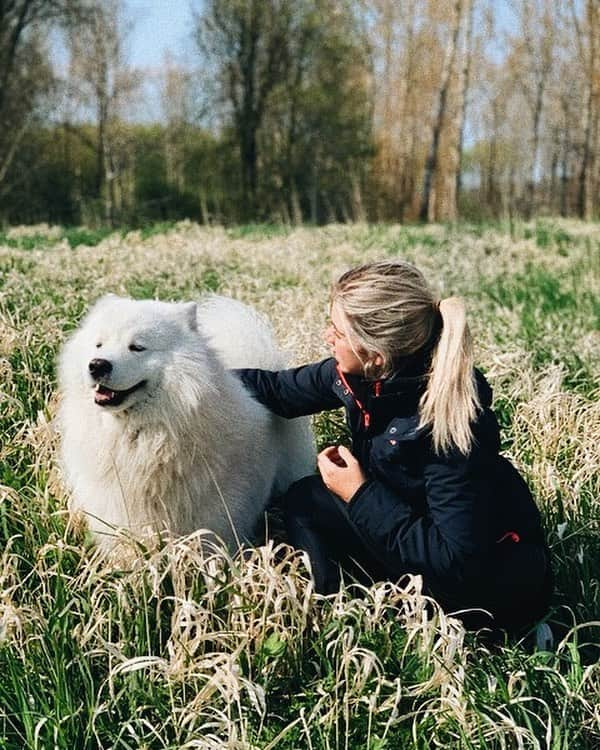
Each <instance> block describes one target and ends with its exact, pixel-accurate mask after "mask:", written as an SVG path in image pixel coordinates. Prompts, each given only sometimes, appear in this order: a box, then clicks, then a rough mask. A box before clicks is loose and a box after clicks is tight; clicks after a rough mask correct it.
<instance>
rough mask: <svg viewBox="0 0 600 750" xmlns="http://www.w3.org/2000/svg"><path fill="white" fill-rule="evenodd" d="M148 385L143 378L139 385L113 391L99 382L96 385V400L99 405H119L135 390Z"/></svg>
mask: <svg viewBox="0 0 600 750" xmlns="http://www.w3.org/2000/svg"><path fill="white" fill-rule="evenodd" d="M145 385H146V381H145V380H142V381H140V382H139V383H138V384H137V385H134V386H132V387H131V388H127V389H126V390H124V391H113V390H111V389H110V388H107V387H106V386H105V385H100V383H97V384H96V385H95V386H94V401H95V402H96V403H97V404H98V406H119V404H122V403H123V401H125V399H126V398H127V396H129V395H130V394H131V393H133V392H134V391H137V390H138V389H140V388H143V387H144V386H145Z"/></svg>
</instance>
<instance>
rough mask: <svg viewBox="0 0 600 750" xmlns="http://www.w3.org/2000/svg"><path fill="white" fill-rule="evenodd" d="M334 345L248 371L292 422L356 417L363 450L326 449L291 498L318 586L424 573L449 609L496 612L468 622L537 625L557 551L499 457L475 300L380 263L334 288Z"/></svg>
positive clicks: (407, 268)
mask: <svg viewBox="0 0 600 750" xmlns="http://www.w3.org/2000/svg"><path fill="white" fill-rule="evenodd" d="M325 340H326V342H327V344H328V345H329V346H330V347H331V353H332V357H331V358H329V359H326V360H324V361H322V362H318V363H316V364H311V365H306V366H304V367H298V368H295V369H291V370H283V371H279V372H267V371H264V370H238V371H236V372H237V373H238V375H239V376H240V377H241V378H242V380H243V382H244V383H245V385H246V386H247V387H248V388H249V389H250V390H251V391H252V392H253V394H254V395H255V397H256V398H257V399H258V400H259V401H260V402H261V403H263V404H265V405H266V406H267V407H268V408H269V409H271V410H272V411H273V412H275V413H276V414H279V415H281V416H284V417H289V418H292V417H297V416H300V415H306V414H314V413H316V412H319V411H323V410H326V409H335V408H338V407H339V406H342V405H343V406H344V407H345V409H346V418H347V423H348V425H349V427H350V430H351V433H352V449H351V450H349V449H348V448H345V447H343V446H330V447H328V448H326V449H325V450H323V451H322V452H321V453H320V454H319V457H318V470H319V474H317V475H315V476H310V477H306V478H305V479H302V480H300V481H299V482H296V483H295V484H294V485H292V487H291V488H290V489H289V490H288V492H287V494H286V496H285V498H284V516H285V523H286V529H287V533H288V538H289V541H290V543H291V544H293V545H294V546H296V547H298V548H301V549H304V550H306V552H307V553H308V555H309V557H310V560H311V563H312V572H313V576H314V581H315V587H316V590H317V591H319V592H321V593H330V592H333V591H336V590H337V589H338V587H339V585H340V576H341V575H344V571H349V572H350V574H351V575H352V576H353V577H355V578H358V579H359V580H361V581H365V580H382V579H391V580H396V579H398V578H400V577H401V576H402V575H403V574H406V573H413V574H421V575H422V576H423V581H424V586H425V589H426V591H427V592H428V593H430V594H431V595H433V596H434V597H435V598H436V599H437V600H438V601H439V602H440V604H442V606H443V607H444V608H445V609H447V610H449V611H457V610H464V609H473V608H477V609H484V610H486V611H488V612H489V613H491V616H492V617H493V620H492V621H490V620H489V618H488V619H487V620H486V618H485V616H476V615H474V614H471V615H469V616H467V617H466V622H467V624H468V625H473V626H479V625H484V624H492V625H497V626H500V627H503V628H506V629H509V630H515V631H518V630H520V629H522V628H523V627H526V626H528V625H529V624H532V623H533V622H534V621H535V620H536V619H537V618H539V617H541V616H542V615H543V614H544V612H545V611H546V609H547V606H548V600H549V596H550V592H551V588H552V574H551V570H550V564H549V555H548V549H547V546H546V544H545V541H544V536H543V532H542V527H541V523H540V516H539V513H538V510H537V508H536V506H535V503H534V501H533V499H532V497H531V494H530V492H529V490H528V488H527V485H526V484H525V482H524V481H523V479H522V478H521V477H520V475H519V474H518V473H517V471H516V470H515V469H514V467H513V466H512V465H511V464H510V463H509V462H508V461H507V460H506V459H505V458H503V457H502V456H500V454H499V448H500V439H499V429H498V423H497V420H496V417H495V415H494V412H493V411H492V409H491V402H492V393H491V389H490V386H489V385H488V383H487V382H486V380H485V378H484V377H483V375H482V374H481V373H480V372H479V371H478V370H476V369H474V367H473V355H472V347H471V339H470V334H469V328H468V325H467V322H466V319H465V308H464V304H463V302H462V301H461V300H460V299H458V298H456V297H450V298H448V299H443V300H441V301H439V300H437V299H436V298H435V296H434V295H433V293H432V291H431V290H430V288H429V287H428V285H427V283H426V281H425V279H424V277H423V275H422V274H421V272H420V271H419V270H417V269H416V268H415V267H414V266H412V265H410V264H408V263H404V262H399V261H395V262H388V261H383V262H378V263H369V264H366V265H362V266H359V267H358V268H354V269H352V270H350V271H348V272H346V273H345V274H343V275H342V276H341V278H340V279H339V280H338V281H337V282H336V283H335V284H334V285H333V288H332V293H331V322H330V324H329V326H328V328H327V330H326V332H325Z"/></svg>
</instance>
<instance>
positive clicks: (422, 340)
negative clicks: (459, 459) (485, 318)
mask: <svg viewBox="0 0 600 750" xmlns="http://www.w3.org/2000/svg"><path fill="white" fill-rule="evenodd" d="M331 304H332V305H333V304H336V305H338V307H339V309H340V310H341V311H342V312H343V313H344V315H345V316H346V319H347V320H348V323H349V326H350V331H348V332H347V334H348V335H349V340H350V342H351V344H352V345H353V346H354V347H356V349H355V353H356V354H357V356H359V358H360V359H361V361H363V365H364V370H365V377H367V378H370V379H377V378H385V377H389V376H390V375H392V374H393V373H394V372H396V371H398V370H401V369H402V363H403V360H405V358H407V357H410V356H411V355H415V354H418V353H420V352H423V353H426V352H427V351H431V364H430V367H429V372H428V378H427V386H426V389H425V392H424V393H423V395H422V397H421V400H420V404H419V417H420V424H419V426H420V427H430V428H431V434H432V439H433V446H434V450H435V451H436V453H438V454H440V453H447V452H448V451H450V450H451V449H452V448H457V449H458V450H459V451H460V452H461V453H463V454H467V453H469V451H470V449H471V444H472V442H473V433H472V430H471V423H472V422H473V421H474V419H475V417H476V415H477V412H478V410H479V409H480V408H481V407H480V403H479V397H478V395H477V387H476V383H475V378H474V375H473V349H472V343H471V334H470V332H469V327H468V325H467V321H466V316H465V305H464V302H463V301H462V300H461V299H460V298H458V297H448V298H447V299H443V300H441V301H438V300H437V299H436V297H435V296H434V294H433V292H432V291H431V289H430V288H429V286H428V285H427V282H426V281H425V278H424V276H423V274H422V273H421V272H420V271H419V270H418V269H417V268H415V267H414V266H412V265H411V264H410V263H406V262H404V261H393V262H392V261H380V262H377V263H367V264H365V265H362V266H358V267H357V268H353V269H351V270H350V271H347V272H346V273H344V274H343V275H342V276H341V277H340V278H339V279H338V280H337V281H336V282H335V283H334V285H333V287H332V290H331ZM440 328H441V331H440ZM376 355H380V357H381V359H382V360H383V362H382V363H381V364H380V365H376V364H375V362H374V360H375V357H376Z"/></svg>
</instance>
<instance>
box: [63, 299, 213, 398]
mask: <svg viewBox="0 0 600 750" xmlns="http://www.w3.org/2000/svg"><path fill="white" fill-rule="evenodd" d="M198 342H199V336H198V332H197V322H196V303H195V302H190V303H181V304H173V303H166V302H158V301H154V300H140V301H135V300H131V299H126V298H123V297H117V296H116V295H112V294H110V295H106V296H105V297H102V298H101V299H100V300H99V301H98V302H97V303H96V304H95V305H94V306H93V307H92V309H91V310H90V312H89V313H88V315H87V316H86V318H85V320H84V321H83V324H82V326H81V327H80V329H79V330H78V331H77V333H76V334H75V335H74V336H73V338H72V339H71V340H70V341H69V343H68V344H67V345H66V346H65V349H64V351H63V355H62V358H61V375H62V377H61V379H62V381H63V385H67V384H68V383H69V381H70V382H71V384H73V380H76V381H77V384H78V385H79V386H83V388H84V389H87V392H88V393H89V397H90V399H93V401H94V403H95V404H96V405H97V406H98V407H99V408H101V409H104V410H107V411H111V412H121V411H125V410H127V409H131V408H132V407H134V406H135V405H136V404H139V403H140V402H142V401H145V400H148V399H149V398H150V396H151V395H152V394H153V393H155V392H156V390H157V389H158V387H159V386H160V384H161V382H162V381H163V379H164V377H165V372H166V371H168V369H169V368H173V367H174V366H175V365H176V363H175V360H176V359H177V357H178V355H180V354H181V350H182V348H183V349H186V348H187V349H188V350H189V349H190V348H192V349H197V348H198Z"/></svg>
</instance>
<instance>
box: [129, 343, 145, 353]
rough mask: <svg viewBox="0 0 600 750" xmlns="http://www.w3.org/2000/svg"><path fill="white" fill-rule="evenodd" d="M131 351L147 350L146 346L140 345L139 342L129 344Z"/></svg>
mask: <svg viewBox="0 0 600 750" xmlns="http://www.w3.org/2000/svg"><path fill="white" fill-rule="evenodd" d="M129 351H130V352H145V351H146V347H145V346H140V345H139V344H129Z"/></svg>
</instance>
